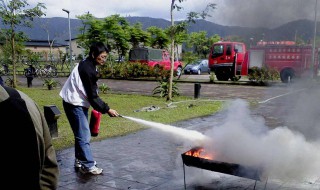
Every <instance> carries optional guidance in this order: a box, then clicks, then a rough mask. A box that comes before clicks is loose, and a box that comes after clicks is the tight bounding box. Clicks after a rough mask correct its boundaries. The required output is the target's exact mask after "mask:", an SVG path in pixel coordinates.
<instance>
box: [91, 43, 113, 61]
mask: <svg viewBox="0 0 320 190" xmlns="http://www.w3.org/2000/svg"><path fill="white" fill-rule="evenodd" d="M104 51H105V52H107V53H109V48H108V47H107V46H105V45H104V43H102V42H96V43H93V44H92V45H91V47H90V52H89V56H90V57H91V56H93V58H96V57H98V56H99V55H100V54H101V53H102V52H104Z"/></svg>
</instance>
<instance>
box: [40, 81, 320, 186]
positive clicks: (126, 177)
mask: <svg viewBox="0 0 320 190" xmlns="http://www.w3.org/2000/svg"><path fill="white" fill-rule="evenodd" d="M61 80H62V82H63V80H64V79H61ZM100 82H101V83H102V82H103V83H106V84H108V86H110V87H111V89H112V90H113V91H114V92H119V93H139V94H146V95H151V92H152V89H153V88H154V87H155V86H156V85H157V83H156V82H141V81H120V80H100ZM34 83H35V84H37V80H35V81H34ZM39 83H40V82H39ZM178 87H179V89H180V92H181V94H182V95H186V96H193V93H194V92H193V89H194V88H193V87H194V84H193V83H179V84H178ZM306 88H307V89H306ZM317 88H318V87H317ZM310 89H314V88H313V87H307V86H303V87H294V86H285V85H277V86H274V87H252V86H239V85H216V84H206V83H202V84H201V96H200V98H201V99H215V100H230V99H236V98H241V99H246V100H251V101H252V102H255V103H256V104H255V105H253V106H252V109H253V110H252V115H256V116H262V117H263V118H264V119H265V123H266V126H268V127H270V128H274V127H277V126H282V125H284V124H286V123H287V121H286V118H288V117H287V116H288V115H290V114H292V113H293V110H292V106H293V104H287V103H288V102H299V99H300V97H301V96H300V95H301V93H303V92H304V93H306V94H308V92H309V91H310ZM300 100H303V101H304V102H302V104H303V103H304V104H308V99H300ZM315 103H316V102H315ZM317 105H318V104H316V105H315V107H317ZM319 107H320V106H319ZM300 108H301V109H302V107H300ZM306 111H307V110H306ZM308 111H312V110H308ZM235 114H236V113H235ZM239 114H240V113H239ZM225 117H226V116H225V114H224V113H223V112H220V113H217V114H213V115H211V116H208V117H203V118H196V119H192V120H189V121H183V122H179V123H175V124H173V125H174V126H176V127H179V128H184V129H190V130H196V131H199V132H206V131H208V130H210V129H212V127H213V126H220V125H221V124H222V122H223V120H224V119H225ZM301 119H305V118H301ZM310 137H312V136H310ZM230 141H232V139H230ZM192 147H193V145H191V144H190V143H188V142H187V141H186V140H185V139H183V138H179V137H177V136H172V135H170V134H169V133H165V132H161V131H159V130H157V129H153V128H148V129H146V130H142V131H139V132H136V133H133V134H129V135H126V136H122V137H117V138H109V139H106V140H103V141H100V142H93V143H92V149H93V153H94V157H95V159H96V161H97V162H98V165H99V167H102V168H103V169H104V172H103V175H99V176H86V175H82V174H80V173H79V172H77V171H75V169H74V168H73V162H74V154H73V151H74V150H73V148H69V149H65V150H62V151H58V152H57V156H58V161H59V166H60V170H61V176H60V181H59V190H69V189H70V190H71V189H72V190H88V189H97V190H99V189H110V190H115V189H122V190H125V189H127V190H128V189H130V190H132V189H146V190H149V189H152V190H167V189H168V190H182V189H185V188H186V189H188V190H216V189H220V190H224V189H235V190H237V189H240V190H242V189H243V190H244V189H269V190H292V189H307V190H309V189H320V181H319V178H317V179H305V180H298V181H288V180H285V181H283V180H282V181H281V180H272V179H269V180H266V179H264V180H262V181H254V180H251V179H247V178H241V177H237V176H233V175H226V174H221V173H217V172H212V171H207V170H203V169H199V168H194V167H188V166H185V167H183V163H182V158H181V154H182V153H184V152H185V151H187V150H189V149H190V148H192ZM305 156H307V155H305ZM283 159H284V158H283ZM314 164H315V165H317V164H316V163H314ZM183 168H185V172H184V170H183ZM296 172H301V173H302V172H303V167H302V169H301V171H296ZM319 175H320V172H319ZM184 179H185V181H184ZM185 185H186V186H185Z"/></svg>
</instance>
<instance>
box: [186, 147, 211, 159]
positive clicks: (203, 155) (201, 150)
mask: <svg viewBox="0 0 320 190" xmlns="http://www.w3.org/2000/svg"><path fill="white" fill-rule="evenodd" d="M185 155H187V156H193V157H199V158H204V159H207V160H213V157H214V156H213V154H210V153H207V152H206V151H205V150H204V148H197V149H191V150H189V151H188V152H186V153H185Z"/></svg>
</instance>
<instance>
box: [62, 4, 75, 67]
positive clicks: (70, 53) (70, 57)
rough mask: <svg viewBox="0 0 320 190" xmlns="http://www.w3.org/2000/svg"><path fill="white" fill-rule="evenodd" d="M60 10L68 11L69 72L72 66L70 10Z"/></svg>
mask: <svg viewBox="0 0 320 190" xmlns="http://www.w3.org/2000/svg"><path fill="white" fill-rule="evenodd" d="M62 11H64V12H66V13H68V22H69V63H70V72H71V71H72V69H73V66H72V47H71V27H70V11H69V10H66V9H62Z"/></svg>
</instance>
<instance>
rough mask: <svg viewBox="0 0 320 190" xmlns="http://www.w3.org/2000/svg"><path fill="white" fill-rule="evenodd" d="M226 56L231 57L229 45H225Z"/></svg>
mask: <svg viewBox="0 0 320 190" xmlns="http://www.w3.org/2000/svg"><path fill="white" fill-rule="evenodd" d="M226 55H231V45H227V50H226Z"/></svg>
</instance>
